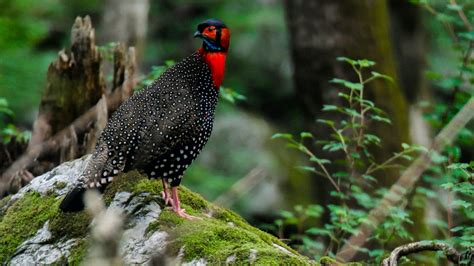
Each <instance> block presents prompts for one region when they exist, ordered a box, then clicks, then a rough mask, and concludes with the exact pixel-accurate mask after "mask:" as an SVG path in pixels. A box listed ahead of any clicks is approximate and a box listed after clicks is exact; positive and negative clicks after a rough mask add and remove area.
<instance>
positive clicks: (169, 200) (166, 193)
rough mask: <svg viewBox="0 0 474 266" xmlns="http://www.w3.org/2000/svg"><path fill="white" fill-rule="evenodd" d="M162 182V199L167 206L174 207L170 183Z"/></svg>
mask: <svg viewBox="0 0 474 266" xmlns="http://www.w3.org/2000/svg"><path fill="white" fill-rule="evenodd" d="M161 181H163V191H161V197H162V198H163V200H164V201H165V205H170V206H173V200H172V198H171V197H170V193H169V188H168V183H166V181H165V180H164V179H161Z"/></svg>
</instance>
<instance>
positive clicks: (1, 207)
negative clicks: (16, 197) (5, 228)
mask: <svg viewBox="0 0 474 266" xmlns="http://www.w3.org/2000/svg"><path fill="white" fill-rule="evenodd" d="M11 197H12V196H11V195H8V196H6V197H4V198H3V199H1V200H0V222H1V221H2V219H3V216H4V214H5V211H6V208H5V206H6V205H7V204H8V202H9V201H10V199H11ZM4 208H5V209H4Z"/></svg>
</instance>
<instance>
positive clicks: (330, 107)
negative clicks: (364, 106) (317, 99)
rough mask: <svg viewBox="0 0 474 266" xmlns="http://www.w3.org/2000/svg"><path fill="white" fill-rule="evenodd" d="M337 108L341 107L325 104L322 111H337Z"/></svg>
mask: <svg viewBox="0 0 474 266" xmlns="http://www.w3.org/2000/svg"><path fill="white" fill-rule="evenodd" d="M337 109H339V108H338V107H337V106H335V105H326V104H325V105H323V109H322V111H336V110H337Z"/></svg>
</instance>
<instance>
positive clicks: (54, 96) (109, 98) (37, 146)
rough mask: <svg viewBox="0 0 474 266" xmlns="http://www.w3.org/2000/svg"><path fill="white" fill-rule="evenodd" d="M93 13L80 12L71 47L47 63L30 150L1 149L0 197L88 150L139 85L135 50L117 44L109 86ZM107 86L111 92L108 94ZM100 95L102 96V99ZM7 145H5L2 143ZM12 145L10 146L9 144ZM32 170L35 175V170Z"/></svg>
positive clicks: (75, 24) (73, 30)
mask: <svg viewBox="0 0 474 266" xmlns="http://www.w3.org/2000/svg"><path fill="white" fill-rule="evenodd" d="M94 32H95V31H94V28H92V24H91V21H90V18H89V17H88V16H86V17H85V18H80V17H78V18H76V21H75V23H74V26H73V27H72V32H71V34H72V37H71V48H70V49H69V50H67V51H65V50H63V51H60V52H59V56H58V59H57V60H56V61H54V62H53V63H51V65H50V66H49V69H48V74H47V81H46V84H47V85H46V89H45V91H44V93H43V97H42V99H41V103H40V107H39V113H38V117H37V119H36V121H35V125H34V127H33V134H32V138H31V140H30V142H29V144H28V147H27V149H26V151H24V153H23V154H22V155H21V156H18V153H15V154H13V153H12V154H10V155H14V156H10V157H8V155H9V154H8V151H7V153H5V154H3V153H4V152H0V158H3V157H7V159H8V160H9V165H10V166H9V167H8V168H7V169H6V170H5V171H3V170H4V169H3V168H4V167H2V169H1V170H2V176H1V178H0V198H1V197H2V196H3V195H4V194H5V193H12V192H15V191H16V190H18V189H19V188H20V187H22V186H23V185H25V183H27V182H29V181H30V180H31V178H32V177H33V175H40V174H42V173H44V172H45V171H48V170H50V169H51V168H53V167H54V166H56V165H58V164H59V163H60V162H63V161H68V160H71V159H74V158H77V157H79V156H82V155H84V154H86V153H90V152H91V151H92V150H93V149H94V146H95V142H96V140H97V137H98V136H99V134H100V132H101V131H102V130H103V128H104V127H105V125H106V123H107V120H108V116H109V114H110V113H111V112H112V111H114V110H115V109H116V108H117V107H118V106H119V105H120V103H121V102H123V101H124V100H126V99H127V98H128V97H130V96H131V95H132V93H133V88H134V87H135V84H136V82H135V77H134V75H135V69H136V62H135V50H134V48H133V47H130V48H128V49H126V48H125V46H123V45H120V44H119V45H117V46H116V47H115V48H114V50H113V51H111V54H113V61H114V64H113V67H114V69H113V81H112V84H111V85H112V86H111V88H110V89H108V90H106V84H105V81H104V78H103V76H104V75H103V72H102V60H101V58H102V55H101V53H100V52H99V50H98V48H97V47H96V45H95V34H94ZM106 91H110V92H112V93H109V94H107V95H106V94H105V92H106ZM100 99H102V100H101V101H99V100H100ZM0 148H2V149H4V150H5V147H0ZM6 148H8V147H6ZM30 172H31V173H33V175H32V174H31V173H30Z"/></svg>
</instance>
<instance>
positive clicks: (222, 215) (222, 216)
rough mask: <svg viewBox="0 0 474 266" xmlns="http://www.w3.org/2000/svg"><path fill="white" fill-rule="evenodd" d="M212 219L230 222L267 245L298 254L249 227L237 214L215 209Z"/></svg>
mask: <svg viewBox="0 0 474 266" xmlns="http://www.w3.org/2000/svg"><path fill="white" fill-rule="evenodd" d="M213 217H214V218H216V219H218V220H221V221H224V222H232V223H234V224H235V225H236V226H239V227H241V228H243V229H246V230H249V231H252V232H253V233H254V234H256V235H258V236H259V237H260V238H261V239H262V240H264V241H265V242H267V243H270V244H271V243H275V244H277V245H279V246H282V247H284V248H286V249H287V250H288V251H290V252H291V253H293V254H298V252H296V251H295V250H293V249H292V248H290V247H288V246H287V245H286V244H285V243H283V242H282V241H281V240H280V239H278V238H277V237H275V236H273V235H270V234H268V233H265V232H263V231H262V230H260V229H258V228H255V227H253V226H251V225H250V224H248V223H247V221H245V220H244V219H243V218H242V217H240V216H239V215H238V214H236V213H235V212H233V211H230V210H227V209H223V208H218V207H215V210H214V215H213Z"/></svg>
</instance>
